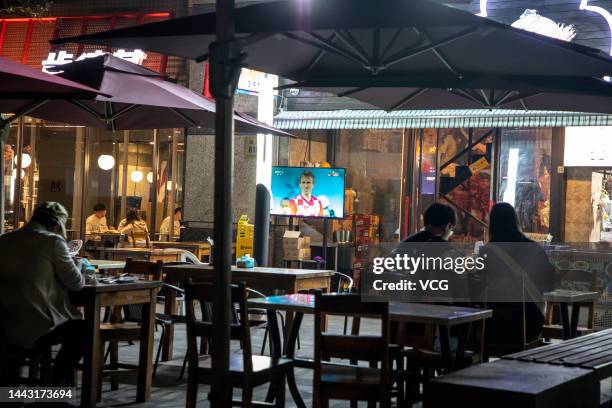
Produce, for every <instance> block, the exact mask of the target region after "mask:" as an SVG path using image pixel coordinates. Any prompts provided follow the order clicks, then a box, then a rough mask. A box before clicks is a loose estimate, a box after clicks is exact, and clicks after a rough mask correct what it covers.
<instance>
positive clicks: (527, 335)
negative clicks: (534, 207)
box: [479, 203, 558, 350]
mask: <svg viewBox="0 0 612 408" xmlns="http://www.w3.org/2000/svg"><path fill="white" fill-rule="evenodd" d="M479 255H480V256H482V257H485V259H486V262H485V269H484V271H483V273H482V279H481V285H482V290H483V291H482V293H481V294H480V295H479V297H483V298H485V299H486V300H487V302H488V303H487V308H489V309H493V318H491V319H489V320H487V330H486V338H485V343H486V342H487V341H488V342H498V343H504V344H508V343H516V344H518V345H519V347H518V348H517V350H518V349H520V348H521V347H524V345H526V344H529V343H531V342H532V341H534V340H536V339H537V338H539V336H540V334H541V333H542V328H543V324H544V313H543V312H542V308H543V307H542V306H543V303H542V302H543V300H542V293H544V292H548V291H551V290H554V288H555V286H556V284H557V283H558V274H557V271H556V270H555V267H554V266H553V265H552V264H551V263H550V262H549V260H548V257H547V255H546V253H545V252H544V249H543V248H542V247H541V246H540V245H538V244H537V243H536V242H534V241H532V240H530V239H529V238H527V237H526V236H525V235H524V234H523V232H522V231H521V228H520V225H519V220H518V216H517V213H516V211H515V210H514V207H512V205H510V204H508V203H497V204H495V205H494V206H493V208H492V209H491V213H490V215H489V242H488V244H487V245H485V246H483V247H482V248H481V250H480V253H479Z"/></svg>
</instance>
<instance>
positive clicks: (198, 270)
mask: <svg viewBox="0 0 612 408" xmlns="http://www.w3.org/2000/svg"><path fill="white" fill-rule="evenodd" d="M163 272H164V281H165V282H166V283H169V284H171V285H181V284H183V283H184V282H187V281H189V280H191V281H192V282H212V281H213V279H214V277H215V275H216V271H215V269H214V267H213V266H210V265H170V266H164V269H163ZM334 273H335V272H334V271H332V270H314V269H286V268H267V267H255V268H238V267H236V266H232V281H233V283H238V282H244V283H245V284H246V286H247V287H248V288H250V289H255V290H257V291H260V292H263V293H264V294H271V293H273V291H282V292H283V293H299V292H302V291H308V290H312V289H322V290H324V291H326V292H330V291H331V278H332V276H333V275H334ZM164 312H165V313H166V314H170V315H174V314H176V313H177V305H176V292H174V291H168V293H167V294H166V298H165V310H164ZM292 320H293V313H292V312H291V311H289V312H288V313H287V316H286V322H287V323H286V328H287V329H286V330H287V335H288V330H289V328H290V327H291V322H292ZM173 341H174V328H173V327H172V326H170V328H168V329H167V332H166V336H165V340H164V344H163V346H162V347H163V348H162V357H161V358H162V361H168V360H171V359H172V344H173Z"/></svg>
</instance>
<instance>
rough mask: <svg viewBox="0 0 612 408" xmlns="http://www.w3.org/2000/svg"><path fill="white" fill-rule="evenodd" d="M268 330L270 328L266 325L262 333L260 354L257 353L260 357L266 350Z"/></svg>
mask: <svg viewBox="0 0 612 408" xmlns="http://www.w3.org/2000/svg"><path fill="white" fill-rule="evenodd" d="M269 330H270V328H269V327H268V325H267V324H266V330H265V331H264V338H263V342H262V343H261V352H260V353H259V354H260V355H262V356H263V355H264V351H265V350H266V341H267V340H268V331H269Z"/></svg>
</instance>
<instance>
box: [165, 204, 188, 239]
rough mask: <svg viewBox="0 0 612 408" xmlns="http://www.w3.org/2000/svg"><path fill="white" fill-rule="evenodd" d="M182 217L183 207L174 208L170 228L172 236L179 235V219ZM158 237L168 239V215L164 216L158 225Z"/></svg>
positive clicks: (174, 237)
mask: <svg viewBox="0 0 612 408" xmlns="http://www.w3.org/2000/svg"><path fill="white" fill-rule="evenodd" d="M182 219H183V209H182V208H181V207H178V208H177V209H176V210H174V223H173V228H172V238H173V239H175V240H176V239H178V238H180V237H181V220H182ZM159 235H160V239H162V240H165V241H169V240H170V216H167V217H166V218H164V220H163V221H162V223H161V226H160V227H159Z"/></svg>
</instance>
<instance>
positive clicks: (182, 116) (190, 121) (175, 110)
mask: <svg viewBox="0 0 612 408" xmlns="http://www.w3.org/2000/svg"><path fill="white" fill-rule="evenodd" d="M170 110H171V111H172V112H174V113H176V114H177V116H179V117H180V118H182V119H183V120H184V121H185V122H187V123H189V124H190V125H191V126H192V127H196V126H198V124H197V123H196V122H195V121H194V120H193V119H191V118H190V117H189V116H187V115H185V114H184V113H183V112H181V111H180V110H178V109H176V108H170Z"/></svg>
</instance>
